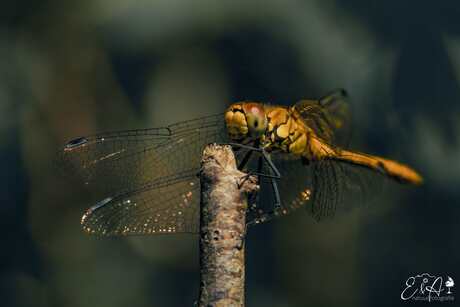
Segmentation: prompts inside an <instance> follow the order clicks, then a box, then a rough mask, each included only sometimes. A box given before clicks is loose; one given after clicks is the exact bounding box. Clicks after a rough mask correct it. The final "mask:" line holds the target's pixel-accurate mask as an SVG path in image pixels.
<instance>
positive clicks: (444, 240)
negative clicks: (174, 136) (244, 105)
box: [0, 0, 460, 307]
mask: <svg viewBox="0 0 460 307" xmlns="http://www.w3.org/2000/svg"><path fill="white" fill-rule="evenodd" d="M459 17H460V4H459V2H458V1H447V0H446V1H442V2H441V1H439V2H434V1H396V0H390V1H379V2H374V1H363V0H352V1H344V0H326V1H319V0H312V1H299V0H287V1H278V0H267V1H264V2H263V3H262V2H259V1H240V0H237V1H218V2H217V1H212V0H199V1H185V0H138V1H128V0H110V1H109V0H92V1H87V0H80V1H55V0H45V1H36V0H30V1H28V0H17V1H14V2H13V1H3V2H2V4H1V9H0V157H1V159H0V166H1V168H0V183H1V184H0V189H1V193H0V195H1V200H2V201H1V204H0V213H1V222H0V230H1V233H2V243H1V253H0V300H1V303H0V304H1V306H37V307H41V306H75V307H77V306H78V307H80V306H81V307H83V306H98V307H103V306H110V307H117V306H139V307H141V306H192V304H193V302H194V301H195V300H196V298H197V296H198V286H199V267H198V238H197V236H192V235H173V236H153V237H132V238H110V239H105V238H95V237H89V236H87V235H85V234H84V233H83V232H82V231H81V229H80V225H79V222H80V217H81V215H82V213H83V212H84V210H85V209H86V208H87V207H88V206H89V205H90V204H89V203H88V202H87V200H86V198H85V195H81V193H79V192H78V191H76V190H75V189H74V188H73V186H72V185H71V184H68V183H66V182H65V181H63V180H62V177H60V176H58V172H59V171H58V170H56V167H55V166H54V165H53V163H52V158H53V155H54V154H55V152H56V150H57V149H58V148H59V146H62V144H63V143H65V142H66V141H68V140H69V139H71V138H74V137H76V136H79V135H86V134H91V133H96V132H100V131H107V130H119V129H133V128H145V127H154V126H161V125H165V124H169V123H173V122H176V121H180V120H184V119H191V118H196V117H198V116H201V115H209V114H215V113H217V112H220V111H222V110H223V109H224V108H225V107H226V106H227V105H228V104H230V103H231V102H234V101H238V100H246V99H248V100H249V99H251V100H259V101H264V102H270V103H276V104H292V103H294V102H295V101H297V100H299V99H301V98H317V97H320V96H322V95H323V94H325V93H327V92H328V91H330V90H331V89H334V88H337V87H343V88H346V89H347V90H348V92H349V93H350V96H351V104H352V110H353V138H352V142H351V147H352V148H356V149H359V150H361V151H366V152H370V153H377V154H379V155H382V156H388V157H391V158H394V159H398V160H400V161H403V162H405V163H408V164H409V165H411V166H413V167H414V168H415V169H417V170H419V171H420V173H421V174H422V175H423V176H424V178H425V184H424V185H423V186H421V187H419V188H413V187H407V186H399V185H394V186H393V185H391V186H390V187H388V188H387V189H386V190H385V191H386V192H385V193H383V195H381V196H380V197H379V199H378V201H377V202H376V204H374V205H373V206H370V207H369V208H366V209H364V210H356V211H353V212H352V213H350V214H347V215H344V216H339V217H337V218H335V219H334V220H332V221H327V222H324V223H317V222H315V221H314V220H313V219H312V218H311V217H310V216H308V215H307V214H306V213H304V212H303V211H299V212H298V214H293V215H292V216H288V217H285V218H283V219H280V220H277V221H276V222H272V223H269V224H266V225H260V226H258V227H255V228H253V229H251V230H250V232H249V235H248V239H247V251H246V252H247V288H246V295H247V306H341V307H344V306H389V305H391V306H393V305H398V304H403V303H407V302H402V301H401V299H400V294H401V291H402V290H403V289H404V283H405V281H406V279H407V278H408V277H410V276H414V275H416V274H421V273H424V272H428V273H431V274H434V275H442V276H446V275H449V276H451V277H452V278H453V279H454V280H455V281H457V280H458V282H457V283H460V278H459V277H460V274H459V272H460V271H459V269H460V267H459V263H460V248H459V244H458V234H459V230H460V227H459V223H458V221H459V217H460V190H459V189H458V187H459V186H460V162H459V161H458V159H459V157H460V103H459V102H460V85H459V77H460V75H459V74H460V21H459V20H460V18H459ZM456 278H457V279H456ZM452 290H453V291H455V288H453V289H452ZM454 293H455V292H454ZM457 299H460V297H459V298H457ZM432 304H433V303H432ZM442 304H448V303H447V302H444V303H442Z"/></svg>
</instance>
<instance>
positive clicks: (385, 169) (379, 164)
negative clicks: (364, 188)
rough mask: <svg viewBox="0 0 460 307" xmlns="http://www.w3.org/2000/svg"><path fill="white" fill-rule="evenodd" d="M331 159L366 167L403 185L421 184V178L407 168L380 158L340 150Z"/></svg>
mask: <svg viewBox="0 0 460 307" xmlns="http://www.w3.org/2000/svg"><path fill="white" fill-rule="evenodd" d="M332 158H333V159H337V160H340V161H345V162H348V163H352V164H357V165H361V166H365V167H368V168H370V169H373V170H375V171H378V172H380V173H382V174H384V175H386V176H389V177H392V178H394V179H396V180H397V181H400V182H403V183H410V184H415V185H419V184H421V183H422V182H423V178H422V176H420V175H419V174H418V173H417V172H416V171H415V170H413V169H412V168H410V167H409V166H407V165H404V164H402V163H399V162H396V161H393V160H389V159H385V158H382V157H377V156H373V155H368V154H364V153H359V152H353V151H348V150H341V151H340V152H339V153H337V154H336V155H335V156H334V157H332Z"/></svg>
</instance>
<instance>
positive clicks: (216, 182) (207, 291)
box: [199, 145, 259, 307]
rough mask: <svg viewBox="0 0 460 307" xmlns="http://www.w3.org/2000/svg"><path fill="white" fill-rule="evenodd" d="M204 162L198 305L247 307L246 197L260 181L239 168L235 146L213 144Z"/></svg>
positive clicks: (204, 157)
mask: <svg viewBox="0 0 460 307" xmlns="http://www.w3.org/2000/svg"><path fill="white" fill-rule="evenodd" d="M201 163H202V166H201V167H202V168H201V174H200V181H201V219H200V223H201V225H200V266H201V284H200V299H199V306H200V307H209V306H216V307H217V306H244V272H245V268H244V265H245V264H244V236H245V234H246V233H245V232H246V209H247V194H248V193H249V192H253V191H257V190H258V188H259V187H258V185H257V180H256V178H255V177H253V176H248V175H246V174H245V173H243V172H241V171H239V170H237V168H236V162H235V156H234V155H233V152H232V150H231V147H230V146H221V145H208V146H207V147H206V148H205V150H204V152H203V158H202V162H201Z"/></svg>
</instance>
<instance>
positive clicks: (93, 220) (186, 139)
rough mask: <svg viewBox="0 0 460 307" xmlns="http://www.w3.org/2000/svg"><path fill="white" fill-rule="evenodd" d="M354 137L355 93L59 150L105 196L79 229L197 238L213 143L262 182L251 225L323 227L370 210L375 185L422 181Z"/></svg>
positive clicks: (241, 108) (103, 137)
mask: <svg viewBox="0 0 460 307" xmlns="http://www.w3.org/2000/svg"><path fill="white" fill-rule="evenodd" d="M349 130H350V111H349V103H348V95H347V93H346V91H345V90H343V89H338V90H334V91H332V92H331V93H329V94H327V95H325V96H323V97H321V98H319V99H308V100H301V101H299V102H297V103H295V104H294V105H292V106H279V105H270V104H266V103H261V102H253V101H244V102H237V103H233V104H232V105H230V106H229V107H228V108H227V109H226V111H225V112H224V113H220V114H216V115H211V116H205V117H201V118H198V119H194V120H188V121H182V122H179V123H175V124H172V125H169V126H166V127H160V128H149V129H137V130H126V131H117V132H108V133H100V134H95V135H91V136H85V137H79V138H75V139H73V140H71V141H69V142H68V143H66V144H65V145H64V146H63V147H62V148H61V150H60V151H59V163H60V164H61V167H62V168H64V169H65V171H66V172H67V173H69V174H72V176H78V177H79V178H81V179H83V182H84V184H85V185H86V186H88V187H90V189H92V190H94V191H98V193H99V194H98V195H99V196H98V197H99V200H98V202H96V204H95V205H93V206H92V207H90V208H89V209H88V210H87V211H86V212H85V213H84V214H83V216H82V218H81V224H82V227H83V229H84V231H85V232H87V233H89V234H95V235H102V236H118V235H148V234H170V233H198V232H199V216H200V199H199V195H200V183H199V178H198V176H197V174H198V173H199V171H200V160H201V154H202V151H203V149H204V147H205V146H206V145H208V144H210V143H220V144H230V145H231V146H232V147H233V149H234V152H235V154H236V157H237V162H238V168H239V169H241V170H243V171H246V172H247V173H249V174H253V175H256V176H258V178H259V184H260V185H261V190H260V192H259V193H257V194H253V195H250V197H249V205H248V209H247V223H248V225H254V224H259V223H263V222H267V221H270V220H272V219H273V218H274V217H278V216H284V215H287V214H289V213H291V212H293V211H295V210H297V209H298V208H301V207H305V208H306V211H307V212H309V213H310V214H311V216H313V218H314V219H316V220H323V219H325V218H330V217H333V216H335V215H336V214H337V213H338V212H341V211H348V210H350V209H352V208H353V207H356V206H357V204H358V205H359V204H362V203H366V202H367V201H368V196H369V195H372V194H374V191H373V190H372V189H373V188H374V187H373V186H372V185H371V183H372V182H373V181H375V180H376V178H380V179H383V180H386V179H389V180H393V181H396V182H399V183H406V184H412V185H419V184H421V183H422V181H423V179H422V177H421V176H420V175H419V174H418V173H417V172H416V171H415V170H414V169H412V168H411V167H409V166H407V165H405V164H402V163H399V162H396V161H394V160H390V159H387V158H383V157H379V156H375V155H370V154H366V153H362V152H358V151H353V150H349V149H347V141H346V139H347V135H349ZM380 179H379V180H380ZM379 185H380V184H378V186H379Z"/></svg>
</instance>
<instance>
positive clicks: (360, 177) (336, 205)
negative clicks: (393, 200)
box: [307, 159, 387, 221]
mask: <svg viewBox="0 0 460 307" xmlns="http://www.w3.org/2000/svg"><path fill="white" fill-rule="evenodd" d="M312 166H313V182H312V183H313V192H312V202H311V206H309V207H307V210H308V211H309V212H310V213H311V215H312V216H313V217H314V218H315V219H316V220H318V221H319V220H322V219H324V218H331V217H334V216H335V215H336V214H343V213H345V212H349V211H350V210H352V209H353V208H356V207H360V206H363V205H366V204H369V203H371V202H372V201H373V200H374V199H375V198H376V196H377V195H379V194H380V193H381V192H382V190H383V187H384V186H385V184H386V181H387V179H386V177H385V176H383V175H381V174H379V173H377V172H375V171H372V170H370V169H368V168H365V167H361V166H358V165H352V164H349V163H344V162H340V161H334V160H327V159H326V160H322V161H318V162H314V163H313V165H312Z"/></svg>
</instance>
